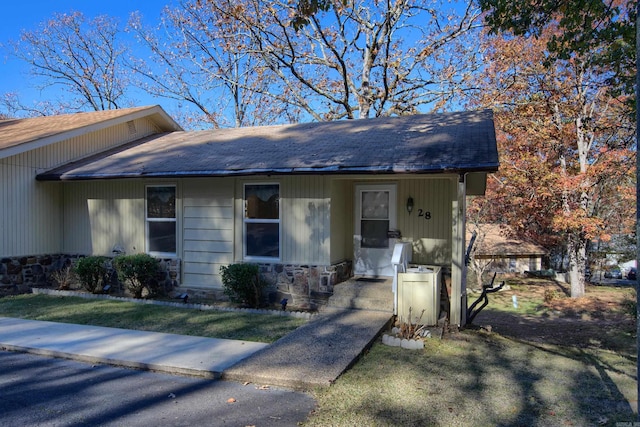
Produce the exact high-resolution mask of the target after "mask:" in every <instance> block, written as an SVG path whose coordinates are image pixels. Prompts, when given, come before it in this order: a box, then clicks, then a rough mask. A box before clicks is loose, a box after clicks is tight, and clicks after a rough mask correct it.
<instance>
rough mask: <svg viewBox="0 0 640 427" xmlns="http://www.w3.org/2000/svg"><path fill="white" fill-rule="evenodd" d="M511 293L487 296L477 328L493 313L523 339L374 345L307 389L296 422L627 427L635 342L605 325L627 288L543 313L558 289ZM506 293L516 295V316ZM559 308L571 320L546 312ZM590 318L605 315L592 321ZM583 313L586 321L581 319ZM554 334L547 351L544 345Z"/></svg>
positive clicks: (478, 336)
mask: <svg viewBox="0 0 640 427" xmlns="http://www.w3.org/2000/svg"><path fill="white" fill-rule="evenodd" d="M510 286H511V290H509V291H504V292H499V293H495V294H491V296H490V297H489V299H490V304H489V306H488V307H487V308H486V309H485V311H483V312H482V313H481V314H480V316H479V319H482V316H485V318H484V320H481V322H482V323H478V324H486V323H484V321H487V322H489V324H494V323H492V322H494V321H495V320H496V317H492V316H497V315H499V316H501V317H502V318H506V319H508V321H509V322H510V323H512V324H514V327H519V328H523V329H522V330H521V332H524V333H522V334H521V335H522V336H525V337H529V338H531V340H529V339H523V338H517V336H518V335H516V336H514V337H513V338H509V337H508V336H505V335H500V334H499V333H495V332H493V333H489V332H486V331H485V330H483V329H476V328H468V329H466V330H463V331H462V332H459V333H455V334H450V335H448V336H446V339H444V340H441V341H440V340H427V341H425V349H424V350H422V351H411V350H404V349H401V348H398V347H387V346H384V345H382V344H380V343H379V342H378V343H376V344H374V345H373V347H372V348H371V350H370V351H369V352H368V353H367V354H365V355H364V356H363V357H362V359H361V360H360V361H359V362H358V363H357V364H356V365H355V366H354V367H353V368H352V369H351V370H349V371H347V372H346V373H344V374H343V375H342V376H341V377H340V378H338V380H337V381H336V382H335V384H333V385H332V386H331V387H330V388H328V389H318V390H315V391H314V394H315V397H316V399H317V401H318V406H317V408H316V410H315V411H314V412H313V413H312V414H311V416H310V417H309V418H308V420H307V422H306V423H305V424H304V425H305V426H307V427H314V426H328V425H330V426H355V425H367V426H396V425H409V426H418V425H420V426H422V425H424V426H491V425H500V426H507V425H508V426H512V425H513V426H525V425H526V426H616V424H617V423H633V422H635V421H636V420H637V418H636V415H635V414H634V411H635V410H636V406H637V389H636V387H637V386H636V379H637V373H636V352H635V349H636V347H635V343H636V338H635V334H634V333H629V331H627V326H628V325H627V324H626V323H625V322H619V323H611V322H610V318H611V317H612V315H613V316H614V317H616V318H617V317H619V315H622V314H623V313H626V312H627V311H628V309H626V308H625V307H624V304H625V300H626V299H628V294H629V289H619V288H613V287H611V288H609V287H601V286H599V287H590V288H589V289H588V291H587V295H589V297H588V298H586V299H583V300H582V301H573V300H571V299H569V298H566V299H562V298H563V296H562V295H558V298H560V301H559V302H560V303H562V304H560V305H558V306H554V308H549V307H548V306H546V305H545V304H544V295H545V290H546V289H551V290H556V289H558V290H559V291H560V292H562V290H561V289H560V288H559V287H558V285H557V284H555V283H551V282H549V281H531V282H529V281H523V282H522V283H513V284H510ZM512 295H517V296H518V303H519V304H518V308H517V309H516V308H514V307H513V302H512ZM473 300H475V298H474V297H472V299H471V301H473ZM627 304H628V303H627ZM560 309H564V310H569V311H571V313H561V314H554V313H553V312H554V311H557V310H560ZM594 311H595V312H596V313H598V312H607V313H606V314H603V316H602V317H598V316H597V314H593V313H594ZM492 312H493V313H492ZM587 312H588V313H591V314H592V315H591V316H589V317H585V316H584V315H585V314H586V313H587ZM505 315H506V317H505ZM568 320H571V322H570V323H568V322H567V321H568ZM605 325H606V327H605ZM494 326H495V324H494ZM496 329H499V328H495V327H494V331H495V330H496ZM529 333H530V335H529ZM554 333H555V334H558V335H557V336H554V338H555V339H554V340H553V342H555V343H556V344H551V343H550V342H552V341H551V340H550V339H549V338H550V334H551V335H552V334H554ZM536 334H537V335H536ZM541 336H544V337H546V338H545V339H540V337H541ZM578 336H580V338H578ZM594 341H598V342H597V343H594ZM629 349H631V350H633V351H630V350H629ZM631 405H633V407H632V406H631ZM618 425H620V424H618Z"/></svg>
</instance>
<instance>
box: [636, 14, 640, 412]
mask: <svg viewBox="0 0 640 427" xmlns="http://www.w3.org/2000/svg"><path fill="white" fill-rule="evenodd" d="M638 70H640V2H636V239H637V240H636V267H640V265H638V264H639V261H640V179H639V178H640V176H639V174H638V171H640V156H638V131H639V130H640V110H639V109H638V99H640V74H639V73H638ZM638 334H640V281H638V279H637V278H636V336H637V337H640V335H638ZM636 341H637V342H636V352H637V355H638V356H640V339H636ZM636 359H637V362H636V364H637V371H638V372H640V357H637V358H636ZM638 400H640V381H636V410H637V413H638V421H640V410H638V408H637V403H638Z"/></svg>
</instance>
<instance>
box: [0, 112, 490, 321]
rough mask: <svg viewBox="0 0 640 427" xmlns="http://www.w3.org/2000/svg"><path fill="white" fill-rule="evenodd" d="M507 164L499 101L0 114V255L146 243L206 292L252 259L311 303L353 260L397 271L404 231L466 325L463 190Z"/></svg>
mask: <svg viewBox="0 0 640 427" xmlns="http://www.w3.org/2000/svg"><path fill="white" fill-rule="evenodd" d="M39 123H40V124H41V125H42V126H40V125H38V124H39ZM74 124H75V126H74ZM497 168H498V154H497V148H496V141H495V133H494V126H493V117H492V114H491V112H490V111H482V112H459V113H445V114H432V115H414V116H403V117H387V118H376V119H364V120H350V121H336V122H323V123H306V124H298V125H287V126H264V127H254V128H233V129H218V130H207V131H197V132H185V131H181V129H180V128H179V126H178V125H177V124H176V123H175V122H174V121H173V120H172V119H171V118H170V117H168V116H167V115H166V113H164V111H163V110H162V109H161V108H160V107H157V106H156V107H143V108H133V109H125V110H116V111H113V112H96V113H82V114H77V115H69V116H56V117H43V118H37V119H24V120H13V121H3V122H0V176H1V177H2V186H1V187H0V203H2V205H3V209H2V213H1V214H0V215H1V219H2V221H1V223H0V224H2V227H3V228H2V230H1V232H2V242H1V244H0V256H4V257H5V258H6V261H7V262H5V260H3V262H4V263H5V264H7V265H8V264H9V263H8V261H9V258H11V259H14V261H15V257H18V256H36V255H38V256H42V255H56V254H101V255H111V254H112V253H113V251H114V250H124V251H126V252H127V253H135V252H147V253H150V254H152V255H154V256H157V257H159V258H164V259H171V260H174V262H175V263H176V264H177V265H179V270H178V271H179V274H178V277H177V279H178V280H179V283H180V286H181V287H183V288H189V289H200V290H209V291H216V290H217V291H219V290H220V289H221V287H222V284H221V281H220V275H219V269H220V266H223V265H228V264H230V263H234V262H255V263H258V264H260V265H261V268H262V271H263V273H264V274H265V275H266V276H267V277H270V278H271V279H272V280H274V281H277V282H278V288H279V289H280V290H281V291H282V292H285V293H287V294H289V295H290V296H291V298H293V300H294V301H293V302H294V303H295V304H296V305H305V304H306V305H313V304H314V297H315V296H318V295H320V296H321V295H327V294H329V295H330V294H331V293H332V291H333V286H334V285H335V284H337V283H339V282H340V281H342V280H345V279H346V278H348V277H350V276H352V275H353V274H356V275H366V276H391V275H393V266H392V265H391V254H392V251H393V247H394V244H395V243H396V242H399V241H409V242H412V243H413V262H418V263H422V264H433V265H439V266H443V268H444V270H446V271H448V274H450V277H451V284H452V303H451V310H452V311H451V313H452V314H451V322H452V323H453V324H464V315H465V314H464V313H465V311H466V289H465V268H464V255H465V253H464V251H465V239H464V238H465V221H464V212H465V207H466V196H467V195H482V194H484V190H485V184H486V175H487V174H488V173H492V172H495V171H496V170H497ZM409 201H411V202H412V207H413V210H412V211H409V209H407V205H408V204H409V203H408V202H409ZM0 265H1V264H0ZM0 268H2V267H0ZM5 270H6V268H5ZM0 274H4V275H5V276H7V272H6V271H5V272H4V273H3V271H2V270H0ZM3 280H5V281H6V277H5V279H3Z"/></svg>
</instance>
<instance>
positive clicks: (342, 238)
mask: <svg viewBox="0 0 640 427" xmlns="http://www.w3.org/2000/svg"><path fill="white" fill-rule="evenodd" d="M353 191H354V187H353V184H352V182H350V181H344V180H334V181H333V182H332V183H331V263H336V262H340V261H343V260H345V259H352V258H353V233H354V231H353V229H354V221H355V217H354V213H353V203H354V196H353Z"/></svg>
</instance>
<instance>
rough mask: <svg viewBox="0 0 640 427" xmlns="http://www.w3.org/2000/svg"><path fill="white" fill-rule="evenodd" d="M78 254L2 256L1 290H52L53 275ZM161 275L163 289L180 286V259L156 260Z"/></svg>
mask: <svg viewBox="0 0 640 427" xmlns="http://www.w3.org/2000/svg"><path fill="white" fill-rule="evenodd" d="M84 256H85V255H79V254H53V255H51V254H50V255H33V256H21V257H4V258H1V259H0V287H2V288H4V289H6V290H10V291H11V293H25V292H30V290H31V288H33V287H55V286H56V285H57V284H56V283H55V281H54V280H53V278H52V275H53V274H54V273H56V272H58V271H61V270H63V269H64V268H66V267H70V266H72V265H73V264H74V263H75V261H76V260H77V259H78V258H82V257H84ZM158 262H159V264H160V272H161V273H160V274H159V277H158V281H159V282H160V283H161V284H162V285H164V289H165V290H171V289H173V288H174V287H177V286H179V285H180V283H179V280H180V260H179V259H176V258H167V259H158Z"/></svg>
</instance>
